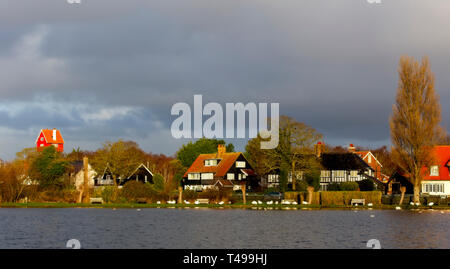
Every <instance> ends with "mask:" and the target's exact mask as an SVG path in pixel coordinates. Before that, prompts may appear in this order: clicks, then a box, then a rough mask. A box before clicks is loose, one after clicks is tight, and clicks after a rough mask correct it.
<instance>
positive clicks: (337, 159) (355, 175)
mask: <svg viewBox="0 0 450 269" xmlns="http://www.w3.org/2000/svg"><path fill="white" fill-rule="evenodd" d="M320 162H321V164H322V167H323V168H322V170H321V171H320V189H321V190H327V189H328V185H330V184H331V183H342V182H349V181H354V182H358V181H361V180H364V179H371V180H374V179H375V178H374V170H373V168H372V167H370V166H369V165H368V164H367V163H366V162H365V161H363V160H362V159H361V157H359V155H357V154H353V153H322V154H321V156H320Z"/></svg>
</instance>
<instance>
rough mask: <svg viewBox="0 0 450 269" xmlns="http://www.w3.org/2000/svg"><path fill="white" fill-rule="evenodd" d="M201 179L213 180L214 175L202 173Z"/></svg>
mask: <svg viewBox="0 0 450 269" xmlns="http://www.w3.org/2000/svg"><path fill="white" fill-rule="evenodd" d="M202 179H214V174H213V173H203V174H202Z"/></svg>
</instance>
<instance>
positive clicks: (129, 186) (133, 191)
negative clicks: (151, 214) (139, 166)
mask: <svg viewBox="0 0 450 269" xmlns="http://www.w3.org/2000/svg"><path fill="white" fill-rule="evenodd" d="M152 194H153V190H152V189H151V188H150V186H149V184H144V183H142V182H140V181H128V182H127V183H125V185H123V188H122V190H121V191H120V196H121V197H123V198H125V199H126V200H127V201H128V202H136V201H137V199H139V198H147V199H149V198H151V197H152V196H153V195H152Z"/></svg>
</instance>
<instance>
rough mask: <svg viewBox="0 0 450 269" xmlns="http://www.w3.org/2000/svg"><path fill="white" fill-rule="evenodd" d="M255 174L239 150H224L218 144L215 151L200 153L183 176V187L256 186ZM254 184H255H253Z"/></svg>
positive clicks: (239, 187)
mask: <svg viewBox="0 0 450 269" xmlns="http://www.w3.org/2000/svg"><path fill="white" fill-rule="evenodd" d="M255 180H256V174H255V172H254V171H253V168H252V167H251V166H250V164H249V163H248V161H247V160H246V159H245V157H244V155H243V154H242V153H241V152H226V149H225V145H219V146H218V148H217V153H211V154H200V155H199V156H198V157H197V159H195V161H194V162H193V163H192V165H191V167H189V169H188V170H187V171H186V173H185V174H184V176H183V187H184V189H190V190H196V191H202V190H206V189H209V188H216V187H219V188H230V189H231V188H233V190H239V189H241V186H242V185H246V186H247V188H252V187H257V184H255ZM255 185H256V186H255Z"/></svg>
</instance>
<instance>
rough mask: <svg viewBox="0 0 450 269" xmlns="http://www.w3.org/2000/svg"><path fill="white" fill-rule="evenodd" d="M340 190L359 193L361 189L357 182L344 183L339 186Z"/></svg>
mask: <svg viewBox="0 0 450 269" xmlns="http://www.w3.org/2000/svg"><path fill="white" fill-rule="evenodd" d="M339 189H340V190H341V191H357V190H358V189H359V185H358V183H356V182H352V181H349V182H342V183H341V184H339Z"/></svg>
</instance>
